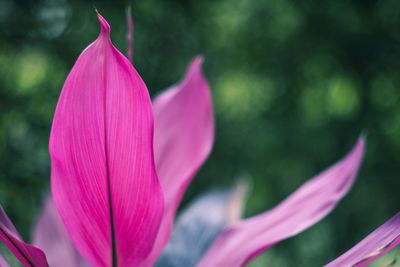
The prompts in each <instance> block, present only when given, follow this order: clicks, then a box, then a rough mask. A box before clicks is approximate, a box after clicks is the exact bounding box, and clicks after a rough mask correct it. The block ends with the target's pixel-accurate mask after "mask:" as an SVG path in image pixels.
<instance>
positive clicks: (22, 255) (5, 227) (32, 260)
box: [0, 207, 48, 267]
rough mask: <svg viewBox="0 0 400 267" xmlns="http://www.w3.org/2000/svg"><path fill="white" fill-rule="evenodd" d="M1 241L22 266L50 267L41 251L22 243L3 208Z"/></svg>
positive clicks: (0, 222)
mask: <svg viewBox="0 0 400 267" xmlns="http://www.w3.org/2000/svg"><path fill="white" fill-rule="evenodd" d="M0 241H1V242H2V243H3V244H4V245H5V246H6V247H7V248H8V249H9V250H10V251H11V253H13V254H14V256H15V257H16V258H17V259H18V260H19V261H20V262H21V263H22V265H24V266H27V267H32V266H34V267H47V266H48V264H47V261H46V256H45V255H44V253H43V252H42V251H41V250H40V249H38V248H36V247H34V246H31V245H28V244H26V243H24V242H23V241H22V239H21V237H20V236H19V234H18V232H17V230H16V229H15V227H14V225H13V224H12V222H11V220H10V219H9V218H8V216H7V214H6V213H5V211H4V210H3V208H2V207H0ZM0 266H3V265H0Z"/></svg>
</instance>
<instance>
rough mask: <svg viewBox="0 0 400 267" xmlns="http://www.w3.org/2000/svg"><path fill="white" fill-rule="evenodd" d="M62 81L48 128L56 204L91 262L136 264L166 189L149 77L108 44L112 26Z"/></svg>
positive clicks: (149, 241)
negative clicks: (156, 149)
mask: <svg viewBox="0 0 400 267" xmlns="http://www.w3.org/2000/svg"><path fill="white" fill-rule="evenodd" d="M98 19H99V21H100V25H101V32H100V35H99V37H98V38H97V39H96V41H95V42H94V43H92V44H91V45H90V46H89V47H87V48H86V49H85V50H84V51H83V52H82V54H81V55H80V56H79V58H78V60H77V61H76V63H75V65H74V67H73V68H72V70H71V72H70V74H69V75H68V78H67V80H66V81H65V84H64V87H63V90H62V93H61V96H60V99H59V102H58V105H57V110H56V113H55V116H54V121H53V126H52V130H51V136H50V156H51V163H52V173H51V176H52V177H51V188H52V195H53V201H54V204H55V206H56V208H57V210H58V211H59V214H60V216H61V219H62V220H63V222H64V224H65V226H66V229H67V231H68V233H69V235H70V237H71V239H72V241H73V243H74V245H75V246H76V248H77V249H78V251H79V252H80V254H81V255H82V256H83V257H84V258H85V259H86V260H87V261H89V263H91V264H92V265H95V266H136V265H139V264H140V263H141V262H143V261H144V259H145V258H146V257H147V255H148V254H149V253H150V251H151V249H152V247H153V243H154V240H155V237H156V234H157V232H158V228H159V225H160V221H161V217H162V213H163V197H162V192H161V188H160V185H159V182H158V179H157V175H156V170H155V165H154V157H153V114H152V106H151V101H150V97H149V94H148V91H147V88H146V85H145V84H144V82H143V81H142V79H141V78H140V76H139V74H138V73H137V72H136V70H135V69H134V68H133V66H132V65H131V63H130V62H129V61H128V60H127V59H126V58H125V57H124V56H123V55H122V54H121V53H120V52H119V51H118V50H117V49H116V48H115V47H114V46H113V45H112V43H111V40H110V26H109V25H108V23H107V22H106V20H105V19H104V18H103V17H102V16H100V15H98Z"/></svg>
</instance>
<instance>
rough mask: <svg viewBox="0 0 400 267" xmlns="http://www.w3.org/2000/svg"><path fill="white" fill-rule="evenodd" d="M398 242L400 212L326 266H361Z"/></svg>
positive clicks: (386, 251)
mask: <svg viewBox="0 0 400 267" xmlns="http://www.w3.org/2000/svg"><path fill="white" fill-rule="evenodd" d="M399 244H400V212H399V213H397V214H396V215H395V216H394V217H392V218H391V219H390V220H389V221H387V222H386V223H385V224H383V225H382V226H381V227H379V228H378V229H376V230H375V231H373V232H372V233H371V234H369V235H368V236H367V237H366V238H364V239H363V240H362V241H361V242H360V243H358V244H357V245H356V246H354V247H353V248H352V249H350V250H349V251H347V252H346V253H345V254H343V255H342V256H340V257H339V258H337V259H336V260H334V261H332V262H331V263H329V264H327V265H326V267H340V266H354V267H362V266H366V265H367V264H369V263H371V262H373V261H374V260H376V259H377V258H379V257H381V256H383V255H384V254H386V253H388V252H389V251H390V250H392V249H394V248H395V247H396V246H397V245H399Z"/></svg>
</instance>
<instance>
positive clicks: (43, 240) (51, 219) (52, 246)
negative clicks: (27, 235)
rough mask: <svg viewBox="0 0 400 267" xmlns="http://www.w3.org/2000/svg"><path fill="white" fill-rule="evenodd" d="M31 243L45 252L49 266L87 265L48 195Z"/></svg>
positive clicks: (81, 266) (80, 266)
mask: <svg viewBox="0 0 400 267" xmlns="http://www.w3.org/2000/svg"><path fill="white" fill-rule="evenodd" d="M32 243H33V244H34V245H35V246H36V247H38V248H41V249H42V250H43V251H44V252H45V253H46V255H47V261H48V262H49V264H50V266H51V267H64V266H72V267H74V266H79V267H83V266H88V265H87V263H86V262H85V260H84V259H83V258H82V257H81V255H79V253H78V252H77V251H76V249H75V247H74V246H73V245H72V243H71V240H70V238H69V236H68V234H67V232H66V230H65V227H64V224H63V223H62V221H61V219H60V217H59V215H58V213H57V211H56V209H55V207H54V205H53V202H52V200H51V198H50V197H48V198H47V199H46V201H45V203H44V208H43V210H42V212H41V214H40V216H39V219H38V221H37V223H36V226H35V229H34V232H33V242H32Z"/></svg>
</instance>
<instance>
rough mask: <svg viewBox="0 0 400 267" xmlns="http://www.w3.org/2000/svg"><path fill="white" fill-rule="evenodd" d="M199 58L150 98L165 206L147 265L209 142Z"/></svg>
mask: <svg viewBox="0 0 400 267" xmlns="http://www.w3.org/2000/svg"><path fill="white" fill-rule="evenodd" d="M202 61H203V60H202V58H201V57H197V58H195V59H194V60H193V61H192V63H191V64H190V66H189V69H188V71H187V73H186V75H185V78H184V79H183V81H182V82H180V83H179V84H178V85H176V86H173V87H172V88H170V89H168V90H166V91H165V92H163V93H162V94H161V95H159V96H158V97H156V99H155V100H154V101H153V110H154V120H155V121H154V123H155V132H154V153H155V159H156V166H157V173H158V176H159V178H160V182H161V186H162V189H163V192H164V197H165V209H164V216H163V221H162V223H161V228H160V231H159V233H158V236H157V240H156V243H155V246H154V249H153V251H152V254H151V255H150V257H149V261H148V262H147V266H149V265H150V266H151V265H152V264H153V263H154V262H155V260H156V259H157V257H158V255H159V254H160V252H161V250H162V249H163V248H164V246H165V245H166V243H167V241H168V238H169V236H170V234H171V230H172V225H173V222H174V217H175V214H176V210H177V208H178V206H179V203H180V201H181V199H182V196H183V194H184V192H185V190H186V188H187V186H188V185H189V183H190V181H191V179H192V178H193V176H194V175H195V174H196V172H197V170H198V169H199V168H200V166H201V165H202V164H203V162H204V161H205V160H206V158H207V157H208V155H209V153H210V151H211V148H212V145H213V140H214V120H213V110H212V101H211V94H210V89H209V86H208V84H207V81H206V80H205V78H204V76H203V74H202V71H201V64H202Z"/></svg>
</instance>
